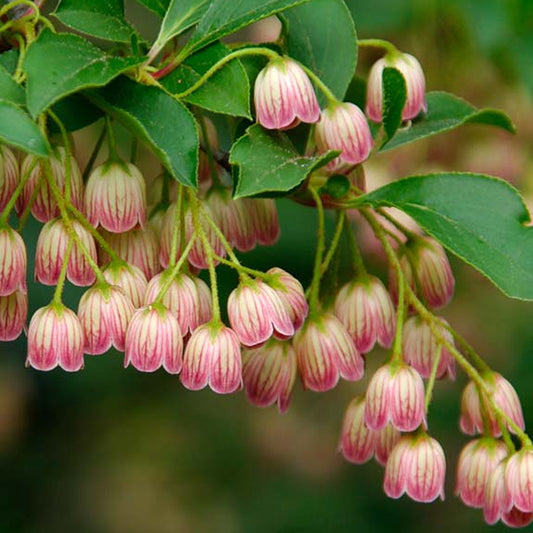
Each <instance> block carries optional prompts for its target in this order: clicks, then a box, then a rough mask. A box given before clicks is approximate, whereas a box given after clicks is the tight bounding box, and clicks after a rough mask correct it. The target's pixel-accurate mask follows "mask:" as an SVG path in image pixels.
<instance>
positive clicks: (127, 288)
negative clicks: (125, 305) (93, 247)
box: [102, 261, 148, 308]
mask: <svg viewBox="0 0 533 533" xmlns="http://www.w3.org/2000/svg"><path fill="white" fill-rule="evenodd" d="M102 273H103V274H104V278H105V279H106V281H107V282H108V283H109V284H110V285H116V286H117V287H120V288H121V289H122V290H123V291H124V292H125V293H126V294H127V295H128V297H129V298H130V300H131V303H132V304H133V306H134V307H135V308H139V307H141V306H142V305H143V302H144V294H145V292H146V286H147V284H148V282H147V281H146V276H145V275H144V273H143V271H142V270H141V269H140V268H138V267H136V266H135V265H128V264H127V263H124V262H122V261H117V262H111V263H109V264H108V265H107V266H106V267H105V268H104V270H103V271H102Z"/></svg>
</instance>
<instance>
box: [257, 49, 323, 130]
mask: <svg viewBox="0 0 533 533" xmlns="http://www.w3.org/2000/svg"><path fill="white" fill-rule="evenodd" d="M254 103H255V111H256V114H257V122H259V124H261V126H263V127H264V128H267V129H288V128H292V127H294V126H296V125H298V124H299V123H300V121H301V122H307V123H313V122H316V121H317V120H318V119H319V118H320V107H319V106H318V101H317V99H316V95H315V91H314V89H313V85H312V84H311V81H310V80H309V78H308V77H307V74H306V73H305V72H304V71H303V69H302V68H301V67H300V66H299V65H298V63H296V62H295V61H293V60H292V59H290V58H288V57H279V58H277V59H274V60H273V61H270V62H269V63H268V65H267V66H266V67H265V68H264V69H263V70H261V72H259V74H258V76H257V78H256V80H255V88H254Z"/></svg>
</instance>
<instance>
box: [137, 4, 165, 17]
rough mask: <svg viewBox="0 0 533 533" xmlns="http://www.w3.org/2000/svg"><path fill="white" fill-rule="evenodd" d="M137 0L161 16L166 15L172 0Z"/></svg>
mask: <svg viewBox="0 0 533 533" xmlns="http://www.w3.org/2000/svg"><path fill="white" fill-rule="evenodd" d="M137 2H138V3H139V4H141V5H143V6H144V7H146V8H148V9H149V10H150V11H152V12H153V13H155V14H156V15H159V16H160V17H164V16H165V13H166V12H167V9H168V6H169V4H170V0H137Z"/></svg>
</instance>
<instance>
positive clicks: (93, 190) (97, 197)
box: [85, 160, 146, 233]
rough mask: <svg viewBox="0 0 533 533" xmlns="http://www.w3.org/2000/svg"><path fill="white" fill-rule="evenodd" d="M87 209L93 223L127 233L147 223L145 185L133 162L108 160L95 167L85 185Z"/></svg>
mask: <svg viewBox="0 0 533 533" xmlns="http://www.w3.org/2000/svg"><path fill="white" fill-rule="evenodd" d="M85 211H86V213H87V219H88V220H89V222H90V223H91V224H92V225H93V226H94V227H97V226H98V225H101V226H102V227H103V228H105V229H106V230H108V231H111V232H113V233H124V232H125V231H129V230H131V229H133V228H134V227H135V226H137V224H140V226H141V227H144V225H145V223H146V186H145V183H144V178H143V176H142V174H141V172H140V170H139V169H138V168H137V167H136V166H135V165H132V164H131V163H125V162H123V161H113V160H111V161H108V162H107V163H104V164H103V165H100V166H99V167H96V168H95V169H94V170H93V171H92V172H91V175H90V176H89V179H88V180H87V185H86V187H85Z"/></svg>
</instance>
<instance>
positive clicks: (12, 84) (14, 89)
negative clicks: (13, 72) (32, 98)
mask: <svg viewBox="0 0 533 533" xmlns="http://www.w3.org/2000/svg"><path fill="white" fill-rule="evenodd" d="M0 95H2V99H3V100H7V101H8V102H13V103H14V104H18V105H24V104H25V103H26V95H25V94H24V89H23V88H22V87H21V86H20V85H19V84H18V83H17V82H16V81H15V80H14V79H13V78H12V77H11V76H10V74H9V72H8V71H7V70H6V69H5V68H4V67H3V66H2V65H0Z"/></svg>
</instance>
